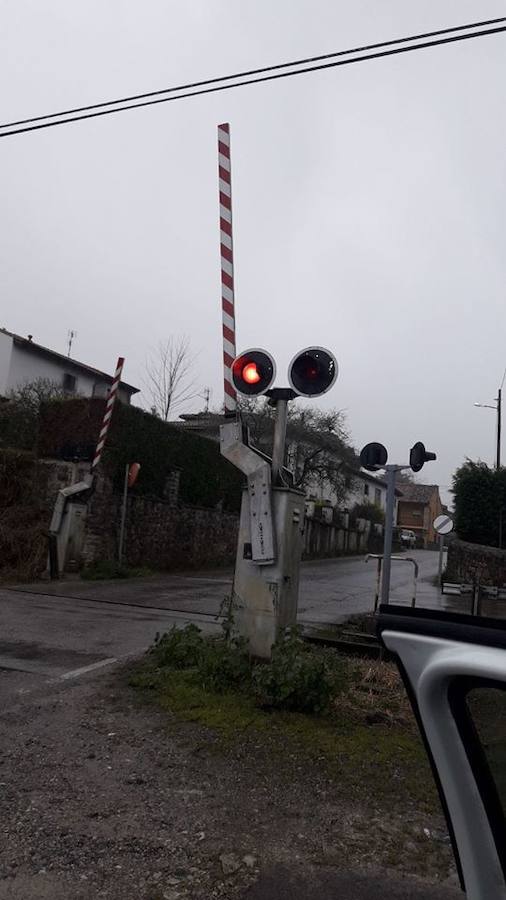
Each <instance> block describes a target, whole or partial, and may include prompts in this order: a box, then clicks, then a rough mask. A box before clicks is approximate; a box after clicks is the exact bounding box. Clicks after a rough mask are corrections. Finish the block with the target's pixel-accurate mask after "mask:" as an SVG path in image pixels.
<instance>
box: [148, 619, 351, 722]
mask: <svg viewBox="0 0 506 900" xmlns="http://www.w3.org/2000/svg"><path fill="white" fill-rule="evenodd" d="M149 652H150V655H151V659H152V660H153V662H154V663H155V665H156V666H157V668H158V674H161V673H163V670H171V669H172V670H182V669H188V670H190V669H191V670H193V671H194V674H195V678H196V681H197V682H198V683H199V684H200V686H201V687H202V688H203V689H204V690H206V691H210V692H213V693H218V694H224V693H228V692H234V691H236V692H237V691H240V692H242V693H246V694H248V695H249V696H251V697H252V698H253V700H254V702H255V704H256V705H257V706H259V707H261V708H264V709H279V710H291V711H297V712H305V713H322V712H325V711H326V710H328V708H329V707H330V704H331V702H332V699H333V697H335V696H336V694H337V693H338V692H339V691H340V690H341V688H342V685H343V684H344V679H345V671H344V668H343V664H342V663H340V664H338V663H337V661H336V657H335V655H334V654H332V653H331V652H330V651H325V650H321V649H318V650H317V649H315V648H312V647H310V646H309V645H308V644H306V643H305V642H304V640H303V639H302V637H301V636H300V633H299V631H298V630H297V629H292V630H290V631H289V632H287V634H286V635H285V636H283V637H282V638H281V639H280V640H279V641H278V642H277V643H276V644H275V645H274V648H273V652H272V659H271V660H270V661H269V662H266V663H260V662H254V661H252V660H251V658H250V656H249V653H248V645H247V642H246V641H245V640H244V639H243V638H232V639H226V638H223V637H220V638H215V637H204V636H203V635H202V633H201V631H200V629H199V628H197V626H196V625H188V626H187V627H186V628H182V629H178V628H177V627H176V626H173V628H172V629H171V630H170V631H169V632H167V633H166V634H164V635H163V636H162V637H161V638H158V639H157V641H156V642H155V645H154V647H152V648H151V650H150V651H149Z"/></svg>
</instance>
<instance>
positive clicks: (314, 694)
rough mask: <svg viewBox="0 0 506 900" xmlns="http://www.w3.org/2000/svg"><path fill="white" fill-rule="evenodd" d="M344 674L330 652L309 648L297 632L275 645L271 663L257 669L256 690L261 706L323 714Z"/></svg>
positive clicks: (255, 671) (292, 632)
mask: <svg viewBox="0 0 506 900" xmlns="http://www.w3.org/2000/svg"><path fill="white" fill-rule="evenodd" d="M341 674H342V673H340V672H339V670H338V667H337V665H336V662H335V659H334V658H333V657H332V658H331V657H330V654H329V652H328V651H327V652H325V651H322V650H316V649H313V648H311V647H309V646H308V645H307V644H306V643H305V642H304V641H303V639H302V637H301V636H300V632H299V631H298V630H297V629H295V628H294V629H291V630H290V632H288V634H287V635H285V636H283V637H282V638H280V639H279V640H278V641H277V642H276V644H275V645H274V647H273V650H272V658H271V660H270V662H269V663H266V664H265V665H258V666H256V667H255V670H254V673H253V689H254V693H255V697H256V699H257V702H258V704H259V706H262V707H267V708H271V709H289V710H293V711H298V712H305V713H322V712H325V711H326V710H327V709H328V708H329V706H330V703H331V700H332V698H333V696H335V694H336V692H337V691H338V690H339V681H340V677H339V676H340V675H341Z"/></svg>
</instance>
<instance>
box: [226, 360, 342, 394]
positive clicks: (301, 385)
mask: <svg viewBox="0 0 506 900" xmlns="http://www.w3.org/2000/svg"><path fill="white" fill-rule="evenodd" d="M337 373H338V365H337V360H336V358H335V356H334V354H333V353H331V352H330V350H325V349H324V348H323V347H306V349H305V350H301V351H300V352H299V353H297V354H296V355H295V356H294V358H293V359H292V361H291V363H290V365H289V367H288V380H289V382H290V384H291V386H292V390H293V392H294V393H295V394H296V395H298V396H300V397H319V396H320V395H321V394H325V393H326V392H327V391H329V390H330V388H331V387H332V385H333V384H334V382H335V380H336V378H337ZM275 377H276V363H275V362H274V359H273V357H272V356H271V354H270V353H268V352H267V350H260V348H258V347H254V348H252V349H251V350H245V351H244V353H241V354H240V355H239V356H236V358H235V359H234V361H233V363H232V382H233V385H234V387H235V389H236V391H237V392H238V393H239V394H244V396H246V397H254V396H259V395H260V394H267V393H269V389H270V387H271V385H272V383H273V381H274V378H275ZM286 390H287V391H288V393H289V394H291V399H293V393H291V392H290V391H289V389H288V388H287V389H286ZM269 396H273V395H272V394H271V393H269ZM277 399H279V397H277ZM285 399H287V398H285Z"/></svg>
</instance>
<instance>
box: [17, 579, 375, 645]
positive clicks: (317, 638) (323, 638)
mask: <svg viewBox="0 0 506 900" xmlns="http://www.w3.org/2000/svg"><path fill="white" fill-rule="evenodd" d="M4 590H6V591H9V593H14V594H15V593H18V594H32V595H33V596H36V597H43V598H44V599H45V600H50V601H54V602H58V601H60V602H68V601H76V602H81V603H93V604H95V605H96V606H98V607H101V606H102V607H103V606H108V607H111V606H113V607H119V608H120V609H121V608H123V609H124V608H126V609H135V610H139V611H140V612H156V613H164V614H165V615H166V616H167V618H172V619H174V618H175V619H180V620H181V621H187V622H188V623H189V624H191V623H195V624H198V623H199V622H200V623H201V624H206V625H208V626H209V625H211V624H215V625H216V626H221V625H222V623H223V622H224V620H225V616H223V615H221V614H220V613H206V612H202V611H201V610H195V611H193V610H188V609H181V608H180V607H167V606H158V605H156V604H147V603H135V602H131V601H127V600H106V599H104V598H98V597H86V596H83V595H79V596H72V595H68V594H50V593H46V592H45V591H35V590H33V589H31V590H30V589H29V590H26V589H22V588H4ZM298 624H299V625H300V626H301V627H302V630H303V632H302V633H303V637H304V640H306V641H307V642H308V643H311V644H315V645H318V646H323V647H330V648H332V649H334V650H337V651H338V652H340V653H346V654H347V655H351V656H360V657H365V658H369V659H389V658H390V656H389V654H388V652H387V651H385V649H384V648H383V647H382V646H381V645H380V643H379V641H378V639H377V638H376V636H375V635H372V634H365V633H361V632H346V631H344V632H343V631H340V632H337V631H336V633H335V635H333V634H332V633H329V631H330V629H332V628H336V627H337V625H336V624H334V623H332V622H328V623H325V624H322V623H321V622H315V621H311V620H307V619H305V620H304V621H301V622H299V623H298ZM319 632H320V633H319Z"/></svg>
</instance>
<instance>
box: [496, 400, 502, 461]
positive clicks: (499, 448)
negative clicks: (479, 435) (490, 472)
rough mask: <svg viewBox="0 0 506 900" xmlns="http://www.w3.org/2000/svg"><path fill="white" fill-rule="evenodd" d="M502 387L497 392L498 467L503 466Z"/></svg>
mask: <svg viewBox="0 0 506 900" xmlns="http://www.w3.org/2000/svg"><path fill="white" fill-rule="evenodd" d="M501 393H502V391H501V388H499V390H498V392H497V455H496V469H500V468H501V402H502V399H501Z"/></svg>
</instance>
